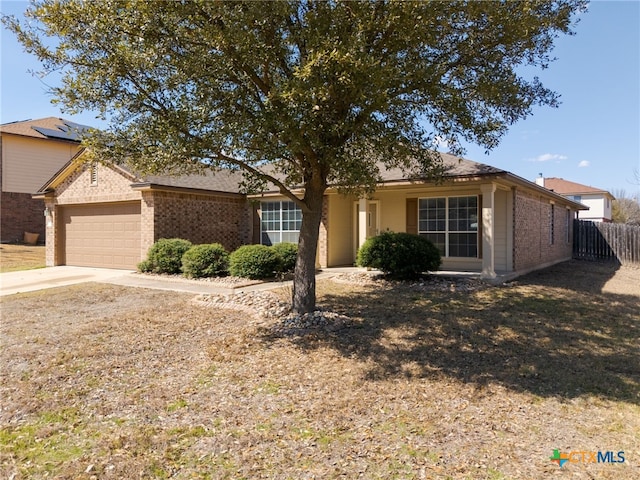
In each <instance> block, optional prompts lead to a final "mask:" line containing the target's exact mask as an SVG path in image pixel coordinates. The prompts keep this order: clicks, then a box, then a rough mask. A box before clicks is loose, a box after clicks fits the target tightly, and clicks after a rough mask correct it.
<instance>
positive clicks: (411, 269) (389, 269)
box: [357, 232, 442, 278]
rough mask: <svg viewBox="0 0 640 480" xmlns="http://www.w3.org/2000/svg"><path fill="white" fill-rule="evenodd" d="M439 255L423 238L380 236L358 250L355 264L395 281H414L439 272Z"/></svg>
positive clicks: (365, 243) (436, 249)
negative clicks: (374, 270) (393, 278)
mask: <svg viewBox="0 0 640 480" xmlns="http://www.w3.org/2000/svg"><path fill="white" fill-rule="evenodd" d="M441 263H442V260H441V258H440V251H439V250H438V248H437V247H436V246H435V245H434V244H433V243H432V242H431V241H430V240H428V239H427V238H425V237H421V236H420V235H413V234H411V233H394V232H383V233H381V234H380V235H378V236H377V237H371V238H368V239H367V241H366V242H364V244H363V245H362V247H360V250H358V257H357V264H358V265H359V266H361V267H369V268H375V269H378V270H381V271H382V272H384V273H386V274H387V275H390V276H392V277H396V278H416V277H419V276H420V274H421V273H425V272H428V271H434V270H437V269H438V268H440V264H441Z"/></svg>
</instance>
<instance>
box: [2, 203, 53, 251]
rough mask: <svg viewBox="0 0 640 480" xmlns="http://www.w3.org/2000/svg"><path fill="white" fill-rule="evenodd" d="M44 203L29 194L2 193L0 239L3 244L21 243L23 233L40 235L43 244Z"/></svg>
mask: <svg viewBox="0 0 640 480" xmlns="http://www.w3.org/2000/svg"><path fill="white" fill-rule="evenodd" d="M43 212H44V202H43V201H42V200H34V199H33V198H31V194H29V193H9V192H2V197H1V198H0V219H1V221H0V237H1V240H2V241H3V242H22V240H23V238H24V232H32V233H38V234H40V238H39V240H38V242H40V243H44V239H45V222H44V214H43Z"/></svg>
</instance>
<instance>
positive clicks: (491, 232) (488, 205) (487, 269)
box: [480, 183, 496, 278]
mask: <svg viewBox="0 0 640 480" xmlns="http://www.w3.org/2000/svg"><path fill="white" fill-rule="evenodd" d="M480 191H481V192H482V277H483V278H495V277H496V268H495V209H494V193H495V191H496V186H495V185H494V184H493V183H490V184H486V185H480Z"/></svg>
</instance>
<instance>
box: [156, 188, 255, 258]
mask: <svg viewBox="0 0 640 480" xmlns="http://www.w3.org/2000/svg"><path fill="white" fill-rule="evenodd" d="M145 198H147V196H146V195H145ZM145 201H149V200H145ZM152 204H153V220H154V223H155V231H154V241H155V240H158V239H160V238H185V239H187V240H189V241H191V242H193V243H221V244H222V245H224V247H225V248H226V249H227V250H229V251H231V250H235V249H236V248H238V247H239V246H241V245H245V244H248V243H251V239H252V222H251V218H252V216H251V214H252V211H251V208H250V206H249V203H248V201H247V200H246V199H245V198H243V197H239V196H213V195H196V194H187V193H174V192H153V200H152Z"/></svg>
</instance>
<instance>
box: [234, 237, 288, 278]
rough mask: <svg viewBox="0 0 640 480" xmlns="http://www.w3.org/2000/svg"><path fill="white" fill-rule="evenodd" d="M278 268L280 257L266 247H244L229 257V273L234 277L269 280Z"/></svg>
mask: <svg viewBox="0 0 640 480" xmlns="http://www.w3.org/2000/svg"><path fill="white" fill-rule="evenodd" d="M279 267H280V257H279V256H278V254H277V253H276V252H275V251H274V250H273V249H272V248H271V247H267V246H266V245H245V246H243V247H240V248H238V249H237V250H236V251H235V252H233V253H231V255H229V273H230V274H231V275H233V276H234V277H244V278H251V279H262V278H270V277H273V276H274V274H275V273H276V272H277V271H278V269H279Z"/></svg>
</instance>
